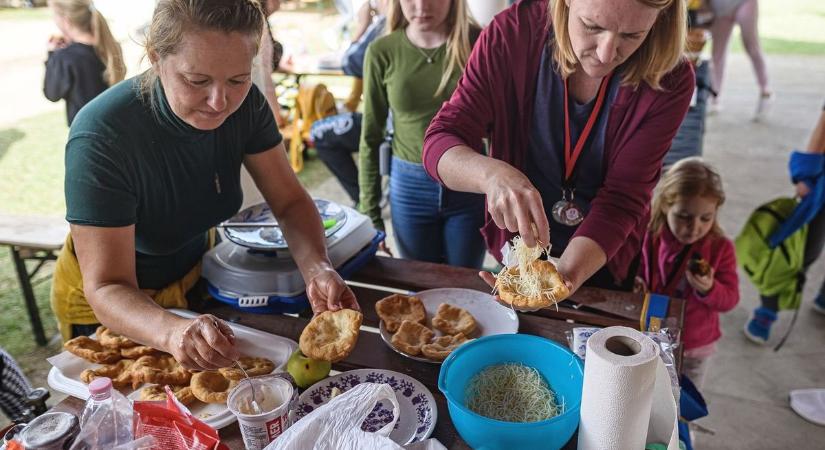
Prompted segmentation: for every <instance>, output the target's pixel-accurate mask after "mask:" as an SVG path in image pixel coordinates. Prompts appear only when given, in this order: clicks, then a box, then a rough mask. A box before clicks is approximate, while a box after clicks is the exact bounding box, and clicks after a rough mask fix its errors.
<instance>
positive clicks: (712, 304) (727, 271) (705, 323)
mask: <svg viewBox="0 0 825 450" xmlns="http://www.w3.org/2000/svg"><path fill="white" fill-rule="evenodd" d="M658 239H659V244H658V245H659V249H658V250H659V251H658V255H657V256H656V258H655V261H651V255H650V252H651V250H650V248H649V247H650V245H649V243H650V237H649V236H648V237H646V238H645V240H644V245H643V246H642V260H641V264H640V266H639V275H640V276H641V277H642V278H643V279H644V280H645V283H647V285H648V286H650V285H651V280H649V279H648V274H649V272H650V271H649V270H648V269H649V267H650V264H657V265H658V268H657V272H658V274H659V276H660V277H667V276H668V274H670V272H671V271H672V270H673V266H674V263H675V259H676V256H677V255H678V254H679V252H681V251H682V249H684V245H683V244H682V243H680V242H679V241H678V240H677V239H676V237H675V236H673V233H671V232H670V228H668V227H667V226H664V227H662V232H661V236H660V237H659V238H658ZM690 253H691V255H693V254H694V253H699V254H700V255H701V256H702V258H703V259H704V260H705V261H707V262H708V263H710V265H711V267H713V270H714V271H715V274H714V281H713V287H712V288H711V290H710V291H709V292H708V293H707V295H704V296H702V295H699V293H697V292H696V291H695V290H694V289H693V287H692V286H691V285H690V284H689V283H688V282H687V280H686V279H685V280H684V281H683V283H684V284H683V285H684V286H685V288H684V292H683V295H682V297H684V298H685V300H687V304H686V305H685V325H684V328H683V330H682V342H683V343H684V345H685V350H691V349H694V348H697V347H702V346H705V345H708V344H711V343H713V342H716V341H718V340H719V338H721V337H722V330H721V328H720V327H719V313H722V312H727V311H730V310H732V309H733V308H735V307H736V304H737V303H739V276H738V275H737V274H736V250H734V247H733V242H731V241H730V239H728V238H726V237H724V236H716V235H711V234H708V235H707V236H705V237H704V238H703V239H702V240H701V241H699V242H697V243H695V244H693V248H692V249H691V250H690ZM691 255H688V257H690V256H691ZM662 274H664V275H662ZM676 276H677V277H681V278H683V279H684V278H685V274H684V272H682V273H679V274H677V275H676ZM665 281H667V282H669V281H670V280H665ZM663 284H664V283H663Z"/></svg>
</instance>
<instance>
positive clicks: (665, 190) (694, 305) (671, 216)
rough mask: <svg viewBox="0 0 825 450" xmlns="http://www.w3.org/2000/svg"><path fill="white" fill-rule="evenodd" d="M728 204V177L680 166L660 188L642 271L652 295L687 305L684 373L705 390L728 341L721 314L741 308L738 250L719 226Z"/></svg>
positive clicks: (686, 163)
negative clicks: (721, 344)
mask: <svg viewBox="0 0 825 450" xmlns="http://www.w3.org/2000/svg"><path fill="white" fill-rule="evenodd" d="M724 202H725V192H724V190H723V187H722V178H721V177H720V176H719V174H718V173H717V172H716V170H715V169H714V168H713V167H711V166H710V165H709V164H708V163H707V162H705V161H704V160H703V159H701V158H686V159H682V160H680V161H679V162H677V163H676V164H674V165H673V166H672V167H671V168H670V169H669V170H668V171H667V173H665V175H664V177H662V180H661V182H660V184H659V186H658V188H657V192H656V196H655V197H654V200H653V206H652V212H651V220H650V227H649V228H648V230H647V233H646V234H645V238H644V242H643V244H642V259H641V264H640V266H639V278H640V281H641V282H642V287H643V288H645V289H646V290H647V291H649V292H652V293H656V294H662V295H667V296H669V297H678V298H683V299H685V300H686V301H687V304H686V306H685V325H684V327H683V329H682V330H683V331H682V342H683V343H684V346H685V347H684V349H685V353H684V358H683V359H682V372H683V373H684V374H685V375H687V376H688V378H690V380H691V381H693V383H694V384H695V385H696V387H698V388H699V389H701V388H702V384H703V383H704V380H705V374H706V373H707V369H708V362H709V360H710V358H711V356H713V354H714V353H715V352H716V342H717V341H718V340H719V339H720V338H721V337H722V330H721V328H720V326H719V314H720V313H723V312H727V311H730V310H732V309H733V308H734V307H736V304H737V303H739V278H738V276H737V274H736V251H735V250H734V247H733V242H731V241H730V239H728V238H727V237H725V234H724V232H723V231H722V228H721V227H720V226H719V221H718V214H719V208H720V207H721V206H722V204H723V203H724Z"/></svg>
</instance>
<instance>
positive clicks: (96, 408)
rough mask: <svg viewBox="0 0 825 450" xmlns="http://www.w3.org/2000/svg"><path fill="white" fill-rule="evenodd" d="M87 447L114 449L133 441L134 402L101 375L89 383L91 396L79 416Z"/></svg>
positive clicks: (82, 434)
mask: <svg viewBox="0 0 825 450" xmlns="http://www.w3.org/2000/svg"><path fill="white" fill-rule="evenodd" d="M80 430H81V433H80V434H81V436H84V437H85V439H84V440H85V441H86V444H87V445H89V447H87V448H99V449H105V448H113V447H115V446H117V445H119V444H124V443H126V442H131V441H132V403H131V401H130V400H129V399H128V398H126V397H124V396H123V394H121V393H120V392H118V391H116V390H115V389H113V388H112V380H111V379H109V378H105V377H101V378H96V379H95V380H92V382H91V383H89V399H88V400H87V401H86V406H85V407H84V408H83V413H82V414H81V415H80Z"/></svg>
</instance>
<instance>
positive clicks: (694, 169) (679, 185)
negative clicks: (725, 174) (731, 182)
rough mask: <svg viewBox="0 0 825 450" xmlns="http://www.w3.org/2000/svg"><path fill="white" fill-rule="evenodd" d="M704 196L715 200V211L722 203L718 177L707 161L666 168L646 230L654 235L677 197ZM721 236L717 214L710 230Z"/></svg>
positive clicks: (688, 160) (688, 161)
mask: <svg viewBox="0 0 825 450" xmlns="http://www.w3.org/2000/svg"><path fill="white" fill-rule="evenodd" d="M695 197H707V198H712V199H715V200H716V201H717V204H716V205H717V208H718V207H720V206H722V204H723V203H725V190H724V189H723V187H722V177H721V176H719V172H717V171H716V169H715V168H714V167H713V166H711V165H710V163H708V162H707V161H705V160H704V159H702V158H699V157H693V158H685V159H682V160H680V161H679V162H677V163H676V164H674V165H673V166H671V167H670V169H668V171H667V172H666V173H665V175H664V176H663V177H662V180H661V181H660V182H659V185H658V186H657V187H656V195H655V197H654V198H653V206H652V210H651V217H650V231H651V232H653V234H654V235H658V234H659V233H660V232H661V231H662V227H663V226H665V224H666V223H667V211H668V210H669V209H670V208H671V207H672V206H673V205H674V204H675V203H676V202H677V201H678V200H679V199H680V198H695ZM710 232H711V233H715V234H716V235H718V236H722V235H723V232H722V228H721V227H720V226H719V220H718V215H717V217H716V218H715V219H714V221H713V228H712V229H711V231H710Z"/></svg>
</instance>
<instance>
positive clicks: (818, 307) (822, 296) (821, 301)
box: [814, 292, 825, 315]
mask: <svg viewBox="0 0 825 450" xmlns="http://www.w3.org/2000/svg"><path fill="white" fill-rule="evenodd" d="M814 311H816V312H818V313H820V314H823V315H825V293H823V292H820V293H819V295H817V296H816V298H815V299H814Z"/></svg>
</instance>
